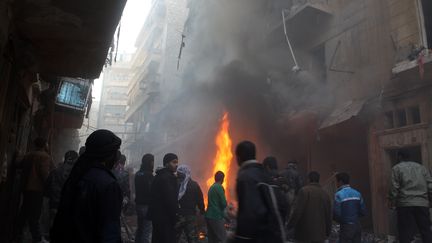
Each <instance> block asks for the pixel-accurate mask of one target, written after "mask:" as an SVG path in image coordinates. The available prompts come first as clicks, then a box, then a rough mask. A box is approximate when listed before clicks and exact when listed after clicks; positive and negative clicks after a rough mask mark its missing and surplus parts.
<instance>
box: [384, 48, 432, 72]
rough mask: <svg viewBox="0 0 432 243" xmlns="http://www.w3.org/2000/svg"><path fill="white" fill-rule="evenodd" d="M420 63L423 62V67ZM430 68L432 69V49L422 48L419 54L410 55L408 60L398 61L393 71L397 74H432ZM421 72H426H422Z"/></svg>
mask: <svg viewBox="0 0 432 243" xmlns="http://www.w3.org/2000/svg"><path fill="white" fill-rule="evenodd" d="M419 64H422V66H423V67H421V66H419ZM426 69H427V70H428V71H426ZM430 69H432V51H430V50H422V51H420V52H419V53H417V55H414V56H412V55H410V58H408V59H407V60H404V61H401V62H399V63H397V64H396V65H395V66H394V67H393V68H392V73H393V75H396V76H399V75H412V74H415V75H416V76H418V77H419V76H420V77H421V76H422V75H430V71H429V70H430ZM422 70H423V71H422ZM421 72H424V73H423V74H421Z"/></svg>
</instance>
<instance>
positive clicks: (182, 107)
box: [127, 0, 432, 235]
mask: <svg viewBox="0 0 432 243" xmlns="http://www.w3.org/2000/svg"><path fill="white" fill-rule="evenodd" d="M157 2H168V1H157ZM187 8H188V10H187V12H188V15H187V19H186V20H185V22H184V23H185V24H184V28H183V32H182V33H181V35H180V34H178V35H177V36H176V38H177V42H175V43H176V44H177V50H176V52H177V53H179V50H180V55H179V56H178V60H179V64H178V65H179V69H178V71H177V76H178V77H181V78H180V79H170V78H168V77H167V78H165V79H164V80H165V81H164V82H165V85H166V86H165V88H162V89H158V90H157V94H158V97H169V98H168V99H166V98H165V99H163V101H161V100H159V101H158V102H156V103H153V104H157V105H155V106H148V107H147V108H145V109H144V108H136V107H135V106H133V105H131V106H130V108H129V110H128V112H127V113H128V115H127V116H128V119H130V121H131V122H132V123H133V124H134V126H135V128H136V129H138V130H141V131H144V132H141V133H138V134H149V136H150V135H152V136H151V139H150V140H148V141H146V142H140V141H139V140H137V139H136V138H134V139H136V140H134V141H136V143H134V145H135V146H141V148H143V147H146V148H151V149H149V150H150V151H167V150H171V151H176V152H179V153H180V155H181V158H183V159H184V161H185V162H186V163H189V164H192V165H194V168H195V170H196V171H195V172H194V173H195V174H196V176H197V177H200V176H201V177H202V174H203V173H204V174H207V173H208V172H206V170H208V168H206V167H207V166H208V163H209V160H211V158H212V156H214V150H213V149H209V147H211V146H213V145H214V144H213V138H214V137H215V133H216V129H217V127H218V119H220V117H221V116H222V113H223V111H224V110H225V111H227V112H228V113H229V115H230V119H231V128H230V129H231V130H232V136H233V141H234V142H239V141H240V140H243V139H251V140H254V141H255V142H256V143H257V144H258V147H259V150H260V153H259V157H260V158H263V157H265V156H266V155H268V154H273V155H276V156H277V157H278V158H279V159H280V161H279V162H280V166H281V167H284V166H286V164H287V162H288V161H290V160H296V161H298V162H299V165H300V167H301V168H302V170H303V171H304V172H306V171H311V170H317V171H319V172H320V173H321V174H322V178H323V184H324V187H325V189H326V190H328V191H329V193H333V192H334V191H335V190H336V185H335V181H334V175H335V173H336V172H340V171H345V172H348V173H350V174H351V175H352V177H353V184H354V185H355V187H356V188H358V189H359V190H360V191H362V193H363V194H364V196H365V198H366V201H367V205H368V207H369V209H370V212H371V213H370V215H369V216H368V217H367V219H365V222H364V225H365V227H366V228H369V229H373V230H374V231H375V232H376V233H378V234H383V235H386V234H391V235H395V224H394V217H395V213H394V212H393V211H391V210H390V209H388V207H387V195H388V188H389V181H390V173H391V167H392V166H393V165H394V164H395V163H396V158H395V153H396V152H397V151H398V150H401V149H402V150H406V151H408V152H409V153H410V154H411V155H412V157H413V158H415V160H417V161H418V162H421V163H422V164H424V165H426V166H428V167H430V165H431V156H430V154H431V153H432V150H431V148H432V147H431V141H430V140H431V138H430V135H429V134H430V126H431V125H430V124H431V122H432V121H431V120H430V117H431V114H430V112H431V109H430V105H431V100H430V92H431V90H430V85H429V84H428V83H429V82H430V81H431V79H432V76H431V73H432V72H431V71H432V66H431V64H430V63H431V61H432V57H431V52H432V51H431V50H430V49H431V48H432V44H431V39H432V34H431V33H432V32H431V30H432V6H431V3H430V1H427V0H415V1H412V0H380V1H377V0H365V1H346V0H283V1H282V0H279V1H247V3H246V1H240V0H239V1H224V0H222V1H208V2H205V3H204V2H202V1H196V0H189V1H188V3H187ZM164 14H166V15H168V16H169V15H170V14H172V13H168V12H167V13H164ZM164 18H166V17H165V16H164ZM155 19H157V18H156V17H155ZM156 23H158V22H156ZM148 25H150V23H148ZM159 28H161V30H163V28H162V27H159ZM152 29H154V30H157V29H158V27H154V28H153V27H152ZM147 31H148V29H147ZM157 33H158V32H154V33H152V36H153V34H157ZM158 38H160V37H153V39H152V40H151V41H148V42H149V44H148V47H147V50H150V51H154V50H158V49H157V48H155V49H153V48H150V47H151V46H153V47H155V46H157V45H156V44H157V43H159V42H158V41H160V39H158ZM144 42H145V41H142V43H144ZM140 43H141V42H140ZM152 43H153V44H152ZM148 53H150V52H148ZM151 57H152V59H153V58H155V60H157V61H156V62H153V63H158V64H159V65H156V64H155V65H153V66H154V67H153V66H152V65H150V64H151V63H152V62H151V61H146V62H147V63H148V65H149V68H147V69H146V70H147V71H146V73H148V74H147V76H146V75H141V76H139V77H138V76H137V77H136V78H134V79H136V80H135V81H133V82H135V83H137V85H138V84H141V83H146V84H145V85H143V86H144V87H145V88H144V90H152V89H151V88H150V87H151V82H152V80H154V79H155V78H154V77H158V78H160V76H159V75H160V74H163V73H164V72H165V71H169V72H174V73H175V71H176V67H173V66H170V67H167V66H165V68H166V69H162V67H164V66H163V65H161V64H160V63H161V62H163V61H164V60H165V61H166V58H168V57H164V56H162V57H158V54H157V52H154V54H153V55H151ZM158 58H161V59H158ZM169 58H170V59H169V61H170V62H174V61H177V57H169ZM143 60H147V59H143ZM159 60H161V61H159ZM150 66H152V68H150ZM161 70H164V72H162V71H161ZM153 73H154V75H150V74H153ZM173 80H176V81H173ZM177 82H181V85H180V87H181V88H180V89H179V88H178V86H177V85H179V84H178V83H177ZM170 84H172V86H170ZM161 87H162V86H161ZM135 90H136V89H130V96H129V97H130V98H129V100H132V101H134V100H136V102H138V105H139V104H141V103H145V102H149V101H151V100H154V99H150V97H152V95H151V94H148V95H147V96H146V97H149V99H146V100H145V101H144V102H143V101H140V100H139V99H137V98H134V97H135V96H134V95H133V94H132V93H133V92H136V91H135ZM136 97H141V96H136ZM149 104H150V103H149ZM140 112H141V113H140ZM140 114H141V115H140ZM134 116H135V117H136V118H132V117H134ZM138 130H137V131H138ZM145 137H146V136H145V135H143V138H142V139H145ZM153 142H154V143H153ZM144 144H145V145H146V146H144ZM134 150H135V149H133V148H131V151H134ZM140 152H141V151H140ZM136 159H139V158H138V157H137V158H136ZM233 169H235V166H233ZM200 180H201V179H200Z"/></svg>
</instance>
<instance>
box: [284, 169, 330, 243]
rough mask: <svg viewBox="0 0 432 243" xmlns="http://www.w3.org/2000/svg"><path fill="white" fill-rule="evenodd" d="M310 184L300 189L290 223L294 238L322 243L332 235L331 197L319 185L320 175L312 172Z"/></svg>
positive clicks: (307, 242)
mask: <svg viewBox="0 0 432 243" xmlns="http://www.w3.org/2000/svg"><path fill="white" fill-rule="evenodd" d="M308 177H309V184H308V185H307V186H304V187H303V188H302V189H300V191H299V193H298V196H297V199H296V201H295V202H294V207H293V210H292V213H291V216H290V219H289V221H288V227H289V228H294V231H295V235H294V238H295V240H296V242H301V243H321V242H324V241H325V240H326V239H327V238H328V237H329V235H330V232H331V225H332V213H331V200H330V196H329V195H328V194H327V193H326V192H325V191H324V190H323V189H322V188H321V186H320V185H319V180H320V174H319V173H318V172H311V173H309V175H308Z"/></svg>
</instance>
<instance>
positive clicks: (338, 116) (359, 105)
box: [319, 99, 366, 129]
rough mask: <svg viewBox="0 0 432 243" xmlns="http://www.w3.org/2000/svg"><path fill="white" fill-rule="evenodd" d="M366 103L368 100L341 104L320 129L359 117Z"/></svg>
mask: <svg viewBox="0 0 432 243" xmlns="http://www.w3.org/2000/svg"><path fill="white" fill-rule="evenodd" d="M365 103H366V99H364V100H350V101H348V102H346V103H343V104H341V105H340V106H338V107H336V108H335V109H334V110H333V112H332V113H331V114H330V115H329V116H328V117H327V118H325V119H324V121H323V122H322V123H321V126H320V128H319V129H324V128H327V127H330V126H334V125H336V124H339V123H341V122H344V121H348V120H349V119H351V118H353V117H355V116H357V115H358V114H359V113H360V111H361V110H362V109H363V106H364V105H365Z"/></svg>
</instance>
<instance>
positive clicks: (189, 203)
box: [176, 165, 205, 243]
mask: <svg viewBox="0 0 432 243" xmlns="http://www.w3.org/2000/svg"><path fill="white" fill-rule="evenodd" d="M177 174H178V177H181V178H182V180H181V181H180V189H179V195H178V201H179V205H180V208H179V215H178V220H177V224H176V239H177V242H180V238H181V236H182V234H183V233H184V234H185V235H186V240H187V242H188V243H195V242H197V241H198V233H197V229H196V222H197V211H198V212H199V213H200V214H204V210H205V209H204V198H203V193H202V191H201V187H200V186H199V184H198V183H197V182H196V181H194V180H192V178H191V170H190V168H189V166H187V165H180V166H179V167H178V169H177Z"/></svg>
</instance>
